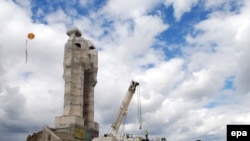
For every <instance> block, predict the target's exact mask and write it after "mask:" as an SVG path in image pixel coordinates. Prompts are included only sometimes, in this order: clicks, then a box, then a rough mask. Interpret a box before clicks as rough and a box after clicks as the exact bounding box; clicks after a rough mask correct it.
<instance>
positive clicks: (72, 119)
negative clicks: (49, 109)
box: [55, 115, 84, 128]
mask: <svg viewBox="0 0 250 141" xmlns="http://www.w3.org/2000/svg"><path fill="white" fill-rule="evenodd" d="M71 125H77V126H80V127H83V126H84V119H83V118H82V117H79V116H69V115H67V116H65V115H64V116H60V117H56V119H55V128H68V127H70V126H71Z"/></svg>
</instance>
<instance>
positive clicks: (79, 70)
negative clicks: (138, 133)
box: [56, 26, 98, 127]
mask: <svg viewBox="0 0 250 141" xmlns="http://www.w3.org/2000/svg"><path fill="white" fill-rule="evenodd" d="M67 35H68V36H69V39H68V41H67V43H66V44H65V50H64V63H63V69H64V73H63V79H64V81H65V91H64V111H63V117H61V118H60V119H59V118H58V120H57V121H58V122H57V123H65V122H66V121H68V120H72V118H73V120H76V121H79V122H80V123H84V125H87V126H88V125H90V126H91V125H92V126H94V125H93V124H94V123H93V122H94V87H95V85H96V83H97V78H96V77H97V70H98V54H97V50H96V48H95V46H94V45H93V43H92V42H91V41H89V40H86V39H84V38H83V37H81V35H82V34H81V31H80V30H79V29H78V28H77V27H75V26H73V27H71V28H70V29H69V30H68V31H67ZM72 116H73V117H72ZM74 116H76V117H74ZM78 117H81V118H83V119H84V121H82V119H79V118H78ZM69 118H70V119H69ZM81 121H82V122H81ZM66 124H70V123H66ZM56 126H59V127H61V126H63V125H62V124H61V125H59V124H56Z"/></svg>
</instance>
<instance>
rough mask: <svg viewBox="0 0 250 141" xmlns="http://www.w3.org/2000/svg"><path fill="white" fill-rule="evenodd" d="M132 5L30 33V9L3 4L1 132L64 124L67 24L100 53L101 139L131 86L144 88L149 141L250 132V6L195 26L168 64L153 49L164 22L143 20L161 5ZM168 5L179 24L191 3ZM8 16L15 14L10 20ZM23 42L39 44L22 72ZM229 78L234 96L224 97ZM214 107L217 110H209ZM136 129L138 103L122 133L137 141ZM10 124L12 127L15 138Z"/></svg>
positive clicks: (54, 21)
mask: <svg viewBox="0 0 250 141" xmlns="http://www.w3.org/2000/svg"><path fill="white" fill-rule="evenodd" d="M133 2H134V3H132V2H123V1H117V0H115V1H109V2H108V3H107V4H106V5H104V6H103V9H100V10H98V11H95V12H93V13H92V12H91V13H89V16H82V15H78V16H79V17H77V19H74V18H70V17H68V15H67V14H66V13H65V11H63V10H57V11H54V12H52V13H49V14H48V15H47V16H46V18H45V19H46V20H47V22H48V24H47V25H45V24H40V23H32V22H31V21H32V20H31V19H30V16H29V14H28V12H27V9H26V8H23V7H19V6H18V5H15V4H14V3H12V2H11V1H1V2H0V4H1V5H4V7H3V9H1V12H0V17H1V21H2V22H1V23H0V31H1V34H0V51H1V52H0V53H1V54H0V72H1V75H0V81H1V82H4V83H0V101H1V103H0V104H1V106H0V118H1V121H6V123H8V124H3V123H2V122H1V123H0V124H1V125H3V126H1V128H0V130H1V131H6V130H7V131H10V132H12V133H15V136H16V137H17V136H22V137H20V138H25V137H26V136H25V135H28V134H27V132H29V133H31V132H36V131H37V130H40V129H41V128H42V126H43V125H45V124H49V125H50V126H53V125H54V117H55V116H60V115H61V114H62V110H63V107H62V105H63V89H64V81H63V79H62V73H63V66H62V61H63V60H62V59H63V51H64V44H65V42H66V41H67V38H68V37H67V35H66V33H65V32H66V30H67V27H68V25H70V24H71V23H74V24H75V25H77V26H78V27H79V28H80V29H81V30H82V31H83V37H84V38H86V39H90V40H91V41H92V42H93V43H94V44H95V45H96V46H97V48H98V49H99V72H98V84H97V86H96V88H95V110H96V113H95V119H96V121H97V122H100V127H101V128H100V131H101V132H100V133H101V134H102V133H105V132H108V131H109V129H110V128H109V127H110V125H111V124H112V122H113V121H112V120H114V119H115V116H116V112H117V110H118V108H119V106H120V103H121V101H122V99H123V97H124V95H125V93H126V91H127V88H128V86H129V83H130V81H131V79H135V80H138V81H139V82H140V90H141V91H140V92H141V96H142V97H141V98H142V99H141V100H142V118H143V129H142V130H145V129H148V130H149V133H150V136H153V135H162V136H166V137H167V139H168V140H176V141H181V140H196V139H201V140H221V141H222V140H224V139H225V136H224V133H225V128H226V124H229V123H249V119H250V118H249V116H250V115H249V112H248V109H247V108H246V107H249V102H248V101H247V100H248V99H249V95H250V93H249V92H250V90H249V86H248V85H249V83H250V82H249V80H250V79H249V73H248V72H249V71H250V70H249V68H250V67H249V65H248V64H249V63H248V60H250V58H249V55H248V54H249V47H248V46H249V44H250V42H249V40H248V37H249V36H250V35H249V33H250V32H249V30H250V21H249V19H250V18H249V16H248V15H249V14H248V13H249V4H245V5H244V6H242V7H240V8H239V11H238V12H230V11H223V10H222V11H219V9H216V11H212V12H211V14H209V15H208V17H207V19H205V20H203V21H200V22H199V23H198V24H196V25H194V26H193V27H194V31H193V33H190V34H189V35H188V36H187V37H186V43H187V44H185V45H183V44H182V45H180V46H178V47H180V48H181V51H182V56H179V57H178V58H177V57H175V58H172V59H169V60H165V59H164V58H165V54H164V52H163V51H162V50H161V49H155V48H152V46H154V45H155V44H156V42H159V41H158V40H159V39H156V36H157V35H159V34H160V33H161V32H163V31H165V30H167V29H168V27H169V25H167V24H166V22H165V21H164V19H162V17H160V16H156V15H154V16H152V15H148V14H147V12H148V11H150V10H152V8H153V7H154V6H155V5H156V4H158V3H159V1H156V2H153V1H147V2H144V1H140V0H138V1H133ZM246 2H247V1H246ZM207 3H208V2H207ZM166 4H167V5H170V4H173V7H174V10H175V13H174V15H175V18H176V19H177V22H178V20H180V19H181V16H182V15H183V14H184V13H185V12H189V11H190V10H191V8H192V6H194V5H196V4H197V1H196V0H192V1H187V2H185V3H184V2H181V1H166ZM218 4H219V3H217V5H218ZM208 5H209V4H208ZM210 5H212V4H210ZM13 9H14V11H15V13H16V14H9V13H12V12H13ZM190 12H192V11H190ZM73 13H74V12H73ZM6 15H8V16H6ZM71 15H74V14H71ZM71 20H72V21H71ZM105 24H107V25H105ZM29 32H34V33H35V35H36V37H35V39H34V40H30V41H29V44H28V45H29V46H28V51H29V60H28V63H27V64H25V54H24V50H25V40H26V35H27V33H29ZM194 33H195V34H194ZM196 33H197V34H196ZM166 40H167V39H166ZM229 78H232V79H231V81H232V85H234V87H235V88H234V89H233V88H232V89H230V88H227V89H225V88H224V86H225V81H226V80H227V79H229ZM213 102H214V103H215V106H214V107H213V106H211V107H209V104H210V103H213ZM113 105H115V106H113ZM17 107H18V108H19V109H22V112H21V111H18V110H17V109H18V108H17ZM41 113H42V114H41ZM13 115H16V117H15V118H12V117H11V116H13ZM10 117H11V118H10ZM9 120H11V122H9ZM136 120H137V103H136V97H134V98H133V100H132V103H131V105H130V108H129V115H128V117H127V122H128V126H126V131H128V132H134V133H136V134H141V135H142V134H143V132H144V131H142V130H138V124H137V121H136ZM20 121H21V122H22V123H21V122H20ZM11 123H16V125H18V129H19V131H18V132H17V131H13V129H14V125H13V124H11ZM23 123H29V124H25V125H23ZM26 125H28V127H27V128H26ZM25 128H26V129H25ZM27 129H28V131H27ZM4 133H6V134H7V132H4ZM20 134H21V135H20ZM1 137H2V135H1ZM13 140H15V139H13Z"/></svg>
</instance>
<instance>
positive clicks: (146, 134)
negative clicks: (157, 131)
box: [145, 130, 148, 140]
mask: <svg viewBox="0 0 250 141" xmlns="http://www.w3.org/2000/svg"><path fill="white" fill-rule="evenodd" d="M145 136H146V140H148V130H146V131H145Z"/></svg>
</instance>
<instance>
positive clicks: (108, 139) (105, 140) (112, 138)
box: [92, 81, 139, 141]
mask: <svg viewBox="0 0 250 141" xmlns="http://www.w3.org/2000/svg"><path fill="white" fill-rule="evenodd" d="M138 85H139V83H138V82H136V81H132V82H131V84H130V86H129V88H128V91H127V94H126V95H125V97H124V99H123V101H122V104H121V106H120V109H119V114H118V116H117V118H116V120H115V122H114V123H113V124H112V126H111V127H112V131H111V133H109V134H105V135H104V137H97V138H94V139H93V140H92V141H118V139H117V137H116V135H117V132H118V131H119V128H120V125H121V123H122V121H123V120H124V118H125V116H126V114H127V110H128V106H129V104H130V102H131V99H132V97H133V95H134V93H135V90H136V87H137V86H138Z"/></svg>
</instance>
